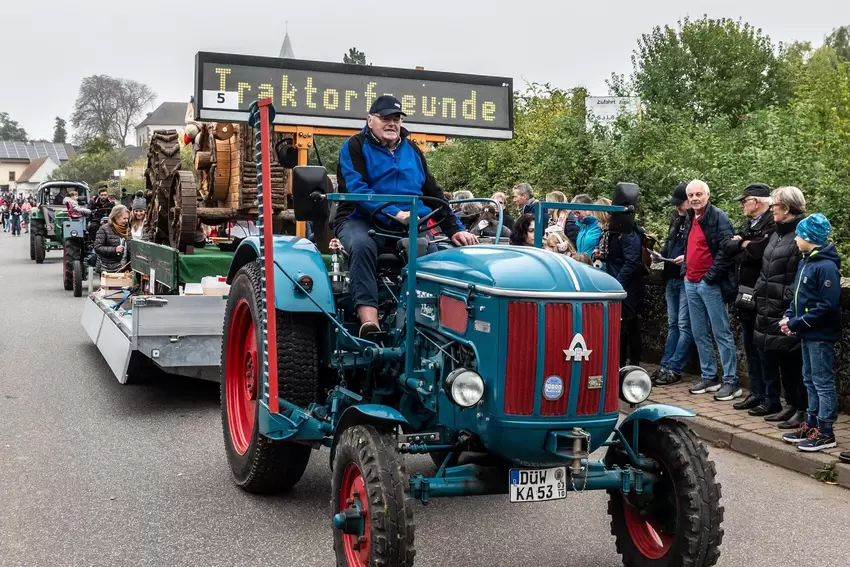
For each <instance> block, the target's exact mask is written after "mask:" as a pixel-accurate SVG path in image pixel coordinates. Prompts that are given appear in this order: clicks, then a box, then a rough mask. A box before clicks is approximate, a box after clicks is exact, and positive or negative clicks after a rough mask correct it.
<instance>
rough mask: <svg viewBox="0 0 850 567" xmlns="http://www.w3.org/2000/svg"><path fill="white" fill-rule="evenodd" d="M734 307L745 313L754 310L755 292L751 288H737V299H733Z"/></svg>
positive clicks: (742, 286) (741, 286) (743, 286)
mask: <svg viewBox="0 0 850 567" xmlns="http://www.w3.org/2000/svg"><path fill="white" fill-rule="evenodd" d="M735 307H737V308H738V309H744V310H747V311H755V310H756V292H755V290H754V289H753V288H751V287H747V286H745V285H739V286H738V297H736V298H735Z"/></svg>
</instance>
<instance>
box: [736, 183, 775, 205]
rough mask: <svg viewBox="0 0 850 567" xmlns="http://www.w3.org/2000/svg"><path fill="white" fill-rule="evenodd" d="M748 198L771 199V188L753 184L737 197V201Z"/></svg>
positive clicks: (761, 184)
mask: <svg viewBox="0 0 850 567" xmlns="http://www.w3.org/2000/svg"><path fill="white" fill-rule="evenodd" d="M748 197H770V187H769V186H768V185H765V184H764V183H753V184H751V185H749V186H747V188H746V189H744V192H743V193H741V194H740V195H738V196H737V197H735V200H736V201H743V200H744V199H746V198H748Z"/></svg>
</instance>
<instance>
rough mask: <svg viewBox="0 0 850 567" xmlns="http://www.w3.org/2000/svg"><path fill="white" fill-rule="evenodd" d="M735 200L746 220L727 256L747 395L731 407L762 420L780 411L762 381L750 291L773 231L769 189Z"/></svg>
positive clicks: (758, 187)
mask: <svg viewBox="0 0 850 567" xmlns="http://www.w3.org/2000/svg"><path fill="white" fill-rule="evenodd" d="M735 200H736V201H738V202H740V203H741V207H742V208H743V210H744V215H745V216H746V217H747V218H746V220H745V221H744V224H743V225H742V226H741V230H740V231H738V234H736V235H735V236H733V237H732V238H730V239H729V241H728V242H727V243H726V254H727V255H728V256H729V257H730V258H732V259H733V261H734V262H735V275H736V278H735V279H736V281H737V282H738V300H737V301H736V302H735V308H736V311H737V313H738V321H739V322H740V323H741V338H742V339H743V343H744V352H745V353H746V354H747V373H748V374H749V382H750V395H749V396H747V398H746V399H745V400H744V401H742V402H739V403H736V404H733V405H732V407H733V408H735V409H736V410H749V412H748V413H749V414H750V415H753V416H760V417H764V416H766V415H770V414H773V413H777V412H778V411H779V410H781V409H782V406H781V405H780V404H779V392H772V391H768V390H769V389H770V388H768V387H767V386H766V384H765V381H764V373H763V371H762V366H763V361H762V357H761V353H760V351H759V349H757V348H756V346H755V344H754V343H753V332H754V330H755V323H756V310H755V309H756V304H755V299H754V293H753V290H754V288H755V285H756V281H758V277H759V273H761V261H762V257H763V256H764V250H765V248H766V247H767V243H768V240H769V239H770V235H771V234H773V231H774V222H773V211H772V210H771V208H770V187H768V186H767V185H765V184H763V183H754V184H752V185H750V186H749V187H747V188H746V190H744V193H743V194H741V195H740V196H738V198H737V199H735Z"/></svg>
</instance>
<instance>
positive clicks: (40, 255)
mask: <svg viewBox="0 0 850 567" xmlns="http://www.w3.org/2000/svg"><path fill="white" fill-rule="evenodd" d="M32 241H33V246H34V247H35V251H34V252H35V254H34V256H35V257H34V258H33V260H35V263H36V264H43V263H44V237H43V236H42V235H40V234H36V235H35V237H34V238H33V239H32Z"/></svg>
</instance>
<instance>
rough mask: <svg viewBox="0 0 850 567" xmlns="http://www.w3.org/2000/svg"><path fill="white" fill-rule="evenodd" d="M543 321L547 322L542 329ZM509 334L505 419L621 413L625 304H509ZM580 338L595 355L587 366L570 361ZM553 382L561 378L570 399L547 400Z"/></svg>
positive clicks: (514, 302) (588, 360)
mask: <svg viewBox="0 0 850 567" xmlns="http://www.w3.org/2000/svg"><path fill="white" fill-rule="evenodd" d="M540 317H543V318H544V320H543V321H542V325H541V324H540V321H539V318H540ZM606 323H607V336H606ZM538 329H541V331H540V332H538ZM507 330H508V333H507V349H508V351H507V362H506V367H505V387H504V396H505V406H504V412H505V414H508V415H525V416H533V415H540V416H561V415H595V414H598V413H601V412H603V411H604V412H606V413H611V412H616V411H617V409H618V407H619V406H618V404H619V402H618V394H619V391H618V388H619V382H618V373H619V352H620V304H619V303H583V304H579V303H575V304H573V303H548V304H545V305H542V306H541V305H538V304H537V303H534V302H530V301H513V302H510V303H509V304H508V329H507ZM540 333H542V336H539V334H540ZM579 333H580V334H581V336H582V338H583V339H584V343H585V347H586V349H587V350H589V351H590V354H589V356H588V358H587V360H584V359H582V360H577V359H578V358H582V357H577V356H575V354H576V353H575V352H574V353H573V355H574V360H567V356H566V353H565V352H564V351H566V350H569V349H570V347H571V346H573V344H572V343H573V340H574V338H576V337H577V335H578V334H579ZM606 348H607V353H606ZM538 361H539V363H538ZM549 376H560V377H561V379H562V380H563V383H564V393H563V395H562V396H561V397H560V398H558V399H556V400H547V399H546V398H544V397H543V395H542V392H543V383H544V381H545V380H546V378H547V377H549ZM576 384H577V387H576V388H575V391H573V390H574V386H576ZM603 392H604V395H603Z"/></svg>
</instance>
